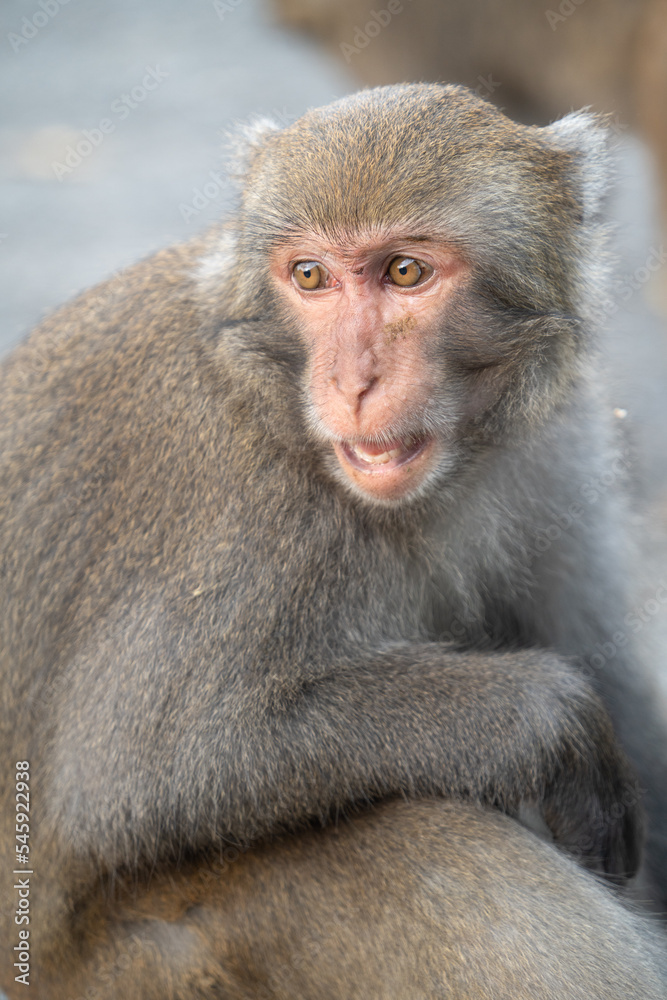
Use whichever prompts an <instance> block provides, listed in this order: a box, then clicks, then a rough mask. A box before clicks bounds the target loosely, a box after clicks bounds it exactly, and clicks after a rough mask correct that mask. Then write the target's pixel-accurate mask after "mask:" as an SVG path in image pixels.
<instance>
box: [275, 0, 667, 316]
mask: <svg viewBox="0 0 667 1000" xmlns="http://www.w3.org/2000/svg"><path fill="white" fill-rule="evenodd" d="M273 6H274V9H275V12H276V16H277V18H278V19H279V20H280V21H281V22H282V23H283V24H285V25H288V26H290V27H292V28H294V29H296V30H299V31H302V32H305V33H307V34H309V35H312V36H314V37H315V38H317V39H318V40H320V41H321V42H323V43H324V44H326V46H327V48H328V49H329V50H330V52H331V54H332V55H333V56H335V57H336V58H337V59H338V60H339V61H340V62H342V63H343V64H344V66H345V68H346V69H347V70H348V71H349V72H351V73H353V74H354V76H355V78H356V79H357V80H358V81H360V82H361V83H363V84H364V85H365V86H369V85H370V86H376V85H378V84H388V83H394V82H398V81H400V80H403V79H435V80H438V79H450V80H452V79H455V80H458V81H459V82H461V83H465V84H467V85H468V86H470V87H472V88H473V89H474V90H475V91H476V92H477V93H478V94H479V95H480V96H482V97H485V98H488V99H489V100H491V101H493V102H494V103H498V104H499V106H501V107H502V108H503V109H504V110H505V111H506V112H507V111H508V109H509V110H510V112H511V113H512V114H513V115H518V116H520V117H521V119H522V120H529V121H543V122H548V121H551V120H552V119H553V118H555V117H558V116H560V115H562V114H564V113H565V112H566V111H569V110H570V109H572V108H574V107H580V106H581V105H583V104H587V105H592V106H593V108H594V109H595V110H596V111H602V112H606V113H608V114H610V115H612V116H613V120H614V128H615V130H616V131H618V132H620V133H623V132H624V130H625V129H627V128H631V129H633V130H634V131H636V133H637V134H638V135H639V136H640V137H641V138H642V139H643V140H644V141H645V142H646V143H647V144H648V146H649V148H650V151H651V153H652V155H653V157H654V160H655V166H656V171H657V177H658V183H659V198H660V207H661V215H662V224H663V231H667V127H666V126H665V116H664V105H665V98H666V96H667V8H666V7H665V4H664V3H663V2H662V0H586V3H585V4H580V3H575V2H572V3H571V2H569V0H566V2H557V3H551V4H535V3H531V2H530V0H505V2H504V3H502V4H499V3H496V2H494V0H460V2H456V0H447V2H446V3H441V2H439V0H410V2H409V3H406V2H403V0H391V2H386V3H380V4H377V3H373V2H371V0H366V2H364V3H359V2H358V0H273ZM663 298H664V295H663ZM663 304H664V303H663Z"/></svg>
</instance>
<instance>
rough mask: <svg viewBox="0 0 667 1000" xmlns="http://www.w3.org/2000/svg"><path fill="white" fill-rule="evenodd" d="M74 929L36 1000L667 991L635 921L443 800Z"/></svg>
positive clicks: (555, 863)
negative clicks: (74, 939)
mask: <svg viewBox="0 0 667 1000" xmlns="http://www.w3.org/2000/svg"><path fill="white" fill-rule="evenodd" d="M78 927H79V929H80V934H79V938H78V951H77V953H76V958H75V960H74V961H73V962H71V963H70V965H69V966H64V967H63V964H62V961H61V962H60V963H59V970H58V973H57V975H55V976H54V977H53V978H51V979H50V982H49V985H50V992H49V994H48V996H49V1000H83V998H84V997H85V998H86V1000H87V998H88V996H89V995H90V993H92V995H93V996H94V997H95V1000H115V998H117V997H120V998H122V1000H164V998H165V997H169V998H170V1000H191V998H193V997H197V998H200V997H201V998H204V997H206V998H208V997H210V998H216V1000H217V998H219V997H224V998H225V1000H288V998H289V1000H340V998H341V997H345V1000H389V998H391V1000H431V998H443V1000H462V998H465V1000H556V998H557V1000H664V997H665V994H666V989H667V949H665V942H664V939H663V938H662V937H661V936H660V935H659V932H658V929H657V928H656V927H651V926H650V923H649V922H648V921H647V919H646V918H645V917H641V916H639V915H638V914H637V913H636V912H633V911H632V910H631V909H629V908H627V906H625V905H623V904H622V902H621V901H620V900H619V899H618V898H614V894H613V890H611V889H610V888H609V887H608V886H605V885H603V884H601V882H599V881H598V880H596V879H595V878H594V877H593V876H592V875H591V874H590V873H588V872H585V871H583V870H582V869H581V868H580V867H579V866H578V865H577V864H576V863H575V862H574V861H572V860H571V859H570V858H568V857H566V856H565V855H564V854H563V853H562V852H561V851H558V850H556V849H555V848H554V847H553V846H552V845H549V844H546V843H544V842H542V841H541V840H540V839H538V838H537V837H536V836H535V835H534V834H533V833H531V832H530V831H529V830H527V829H525V827H523V826H520V825H519V824H518V823H517V822H516V821H515V820H513V819H511V818H510V817H508V816H504V815H503V814H502V813H500V812H499V811H498V810H494V809H482V808H479V807H475V806H473V805H470V804H465V803H462V802H448V801H446V800H443V799H440V800H438V799H426V800H422V801H411V802H405V801H402V802H401V801H392V802H387V803H381V804H378V805H376V806H375V807H373V808H372V809H370V810H369V811H367V812H365V813H364V814H361V815H357V816H355V817H354V819H352V820H350V821H348V822H340V823H339V824H338V825H336V826H329V827H327V828H325V829H320V830H311V831H308V832H307V833H303V834H300V835H297V836H294V835H293V836H290V837H285V838H282V839H281V840H279V842H278V843H271V844H268V845H266V846H265V847H262V848H259V849H251V850H249V851H246V850H245V849H244V847H243V846H241V849H240V850H239V849H238V848H236V847H233V846H232V845H229V846H228V847H226V848H225V849H224V850H223V851H222V852H221V855H220V857H219V858H218V859H216V860H209V861H208V862H203V861H202V860H199V862H198V863H196V864H191V863H190V864H189V863H187V862H185V863H183V864H181V866H179V868H178V869H176V870H174V869H172V870H170V871H167V872H164V873H162V874H160V875H157V876H156V877H154V878H153V879H152V880H151V881H150V884H148V885H144V886H142V888H141V890H140V891H139V892H138V891H137V886H136V884H134V883H133V882H132V881H130V882H129V884H125V885H122V886H118V887H117V888H116V893H115V898H114V901H113V902H110V901H109V900H108V899H106V900H100V899H98V900H97V901H96V904H95V905H93V906H91V907H90V908H88V909H86V910H84V911H83V912H82V913H80V914H79V916H78ZM87 991H90V993H88V992H87ZM21 995H22V994H21V993H18V994H17V996H19V997H20V996H21Z"/></svg>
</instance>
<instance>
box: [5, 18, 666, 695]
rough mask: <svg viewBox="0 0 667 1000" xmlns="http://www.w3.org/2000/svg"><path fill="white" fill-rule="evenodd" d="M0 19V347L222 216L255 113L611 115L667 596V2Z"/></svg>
mask: <svg viewBox="0 0 667 1000" xmlns="http://www.w3.org/2000/svg"><path fill="white" fill-rule="evenodd" d="M0 28H1V31H0V36H1V37H0V45H1V46H2V59H1V60H0V81H1V83H2V93H3V95H4V114H3V116H2V123H1V124H0V155H1V166H0V172H1V177H2V185H1V187H0V302H1V303H2V308H3V322H2V325H1V327H0V353H4V352H6V351H7V350H9V349H10V348H11V346H12V344H14V343H15V342H16V341H17V340H18V339H19V338H20V337H21V336H22V335H23V334H24V333H25V332H26V331H27V329H28V328H29V327H30V326H31V325H33V324H34V323H35V322H36V321H38V320H39V319H40V317H41V316H43V315H44V313H45V312H46V311H48V310H49V309H51V308H52V307H54V306H56V305H57V304H59V303H60V302H62V301H63V300H64V299H66V298H68V297H69V296H71V295H72V294H74V293H75V292H77V291H79V290H81V289H82V288H84V287H86V286H88V285H90V284H92V283H94V282H96V281H98V280H100V279H102V278H104V277H105V276H107V275H109V274H111V273H112V272H114V271H116V270H118V269H119V268H122V267H123V266H125V265H127V264H129V263H130V262H132V261H134V260H135V259H137V258H138V257H140V256H142V255H145V254H147V253H149V252H150V251H152V250H155V249H156V248H158V247H160V246H163V245H165V244H167V243H170V242H173V241H175V240H181V239H186V238H188V237H189V236H191V235H192V234H194V233H195V232H196V231H197V230H198V229H201V228H203V227H205V226H206V225H207V224H208V223H209V222H210V221H212V220H213V219H214V218H216V217H218V216H219V215H220V214H222V213H223V212H224V211H225V208H226V206H228V204H229V202H230V198H231V191H230V188H229V185H228V182H227V180H226V178H225V176H224V173H222V172H221V169H220V168H221V150H222V147H223V143H224V135H225V133H226V132H227V131H228V130H229V129H230V128H231V127H233V126H234V124H235V123H236V122H238V121H242V120H245V119H247V118H249V117H250V116H251V115H253V114H258V113H259V114H269V115H272V116H273V117H275V118H277V119H278V120H279V121H281V122H284V123H288V122H291V121H292V120H294V118H296V117H298V116H299V115H300V114H301V113H302V112H303V111H304V110H305V109H306V108H307V107H309V106H313V105H318V104H323V103H326V102H329V101H331V100H333V99H335V98H337V97H340V96H342V95H344V94H346V93H348V92H350V91H352V90H355V89H357V88H358V87H359V86H364V85H374V84H377V83H390V82H396V81H403V80H451V81H454V82H462V83H466V84H468V85H469V86H471V87H473V88H474V89H475V90H476V91H477V93H478V94H480V95H481V96H482V97H487V98H488V99H489V100H492V101H494V102H495V103H497V104H498V105H499V106H500V107H502V108H504V109H505V110H506V111H507V112H508V113H510V114H512V115H514V116H516V117H518V118H520V119H521V120H523V121H526V122H537V123H545V122H548V121H550V120H553V118H555V117H558V116H559V115H561V114H564V113H566V112H568V111H570V110H571V109H572V108H578V107H582V106H584V105H591V106H593V107H594V108H595V109H596V110H600V111H605V112H608V113H609V115H610V119H609V120H610V124H611V128H612V132H613V134H614V136H615V143H616V145H617V151H618V163H619V167H618V178H617V184H616V187H615V190H614V191H613V193H612V197H611V200H610V209H609V210H610V216H611V217H612V218H613V219H614V220H616V222H617V223H618V234H617V238H616V250H617V258H618V263H617V271H616V278H615V283H614V286H613V288H612V289H611V292H610V299H609V304H608V309H607V311H606V320H607V323H606V328H607V329H606V334H605V343H604V354H605V358H606V363H607V364H608V368H609V372H610V378H611V383H612V388H613V396H612V400H611V403H612V405H613V406H614V407H616V408H617V409H618V410H619V411H622V413H625V414H626V415H625V416H623V415H621V417H619V420H622V421H623V426H624V430H625V431H626V433H627V436H628V440H629V441H630V443H631V453H632V455H633V457H634V466H633V479H634V481H635V483H636V484H637V491H636V492H637V498H638V504H637V517H638V519H642V520H644V521H646V522H647V523H648V524H649V526H650V529H651V530H650V534H649V535H648V536H647V538H648V539H649V540H648V542H647V543H646V548H645V552H644V559H645V562H646V565H647V567H648V568H647V572H646V575H645V578H646V586H645V589H644V591H643V592H642V594H640V595H638V598H637V599H638V601H640V602H644V603H646V602H649V603H650V608H651V609H652V608H653V607H654V605H656V603H657V602H656V601H655V600H654V599H653V598H652V595H653V594H655V593H656V592H657V591H658V590H659V586H660V584H659V580H660V579H661V577H662V575H663V574H665V575H667V559H666V549H665V545H664V539H665V537H666V535H667V533H666V531H665V529H666V528H667V445H666V442H665V427H666V421H665V414H666V413H667V405H666V404H667V395H666V393H667V320H666V318H665V316H666V314H667V238H666V237H665V233H666V232H667V223H666V222H665V220H666V219H667V210H666V209H665V206H666V205H667V196H666V192H667V106H666V105H667V0H505V2H498V0H495V2H494V0H374V2H366V0H355V2H353V0H190V2H186V0H2V4H1V6H0ZM648 606H649V604H647V607H648ZM645 617H646V633H647V636H648V635H649V634H650V635H652V636H659V635H661V634H665V631H666V630H664V629H663V632H661V631H660V629H661V628H663V627H664V626H667V608H665V607H662V606H661V607H660V608H659V610H657V611H653V610H651V611H650V613H649V612H646V615H645ZM665 673H666V676H667V671H666V672H665ZM666 683H667V682H666Z"/></svg>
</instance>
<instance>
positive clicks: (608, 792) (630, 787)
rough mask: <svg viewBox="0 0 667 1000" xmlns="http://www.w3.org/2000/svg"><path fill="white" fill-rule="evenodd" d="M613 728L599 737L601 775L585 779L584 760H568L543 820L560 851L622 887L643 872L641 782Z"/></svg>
mask: <svg viewBox="0 0 667 1000" xmlns="http://www.w3.org/2000/svg"><path fill="white" fill-rule="evenodd" d="M608 728H609V732H607V733H604V734H602V733H600V732H599V731H598V733H597V734H596V736H595V740H596V745H595V749H596V750H597V756H598V769H597V771H595V770H593V769H590V770H588V773H587V775H586V776H585V777H584V775H583V773H581V770H582V769H581V758H579V759H575V758H571V759H570V760H569V761H568V760H566V761H565V762H564V766H563V767H562V768H559V773H558V774H557V776H556V777H555V779H554V780H553V782H551V783H550V785H549V786H548V788H547V790H546V795H545V798H544V800H543V805H542V815H543V817H544V820H545V822H546V824H547V826H548V827H549V829H550V830H551V833H552V834H553V836H554V839H555V840H556V842H557V844H558V845H559V846H560V847H562V848H563V849H564V850H566V851H568V853H569V854H571V855H573V856H574V857H575V858H576V859H577V860H578V861H579V862H580V863H581V864H583V865H585V866H586V867H587V868H590V869H591V870H593V871H595V872H597V873H599V874H602V875H604V876H606V877H607V878H609V879H610V880H612V881H614V882H617V883H618V884H623V883H625V882H626V881H627V880H628V879H629V878H631V877H632V876H633V875H635V874H636V872H637V870H638V868H639V864H640V861H641V853H642V844H643V834H644V816H643V810H642V807H641V791H640V788H639V785H638V783H637V780H636V778H635V776H634V774H633V773H632V770H631V768H630V766H629V765H628V763H627V761H626V759H625V757H624V756H623V754H622V752H621V751H620V749H619V747H618V745H617V743H616V741H615V738H614V734H613V732H612V731H611V723H609V727H608ZM589 738H590V737H589ZM589 750H590V748H589ZM573 753H574V754H575V755H576V754H577V753H578V751H577V750H576V749H573Z"/></svg>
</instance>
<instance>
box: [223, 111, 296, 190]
mask: <svg viewBox="0 0 667 1000" xmlns="http://www.w3.org/2000/svg"><path fill="white" fill-rule="evenodd" d="M281 128H282V126H281V125H279V124H278V122H277V121H276V120H275V119H274V118H268V117H266V116H263V117H256V118H251V119H250V120H249V121H247V122H243V123H242V124H239V125H238V126H237V127H236V128H235V129H234V130H233V131H232V132H229V133H228V134H227V137H226V143H225V166H226V174H227V176H228V177H229V178H230V179H231V180H234V181H236V182H237V183H240V184H243V183H244V181H245V178H246V176H247V175H248V173H249V172H250V168H251V166H252V163H253V161H254V159H255V157H256V156H257V154H258V153H259V151H260V150H261V149H263V148H264V146H265V145H266V141H267V139H268V138H269V137H270V136H272V135H275V133H276V132H280V130H281Z"/></svg>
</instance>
